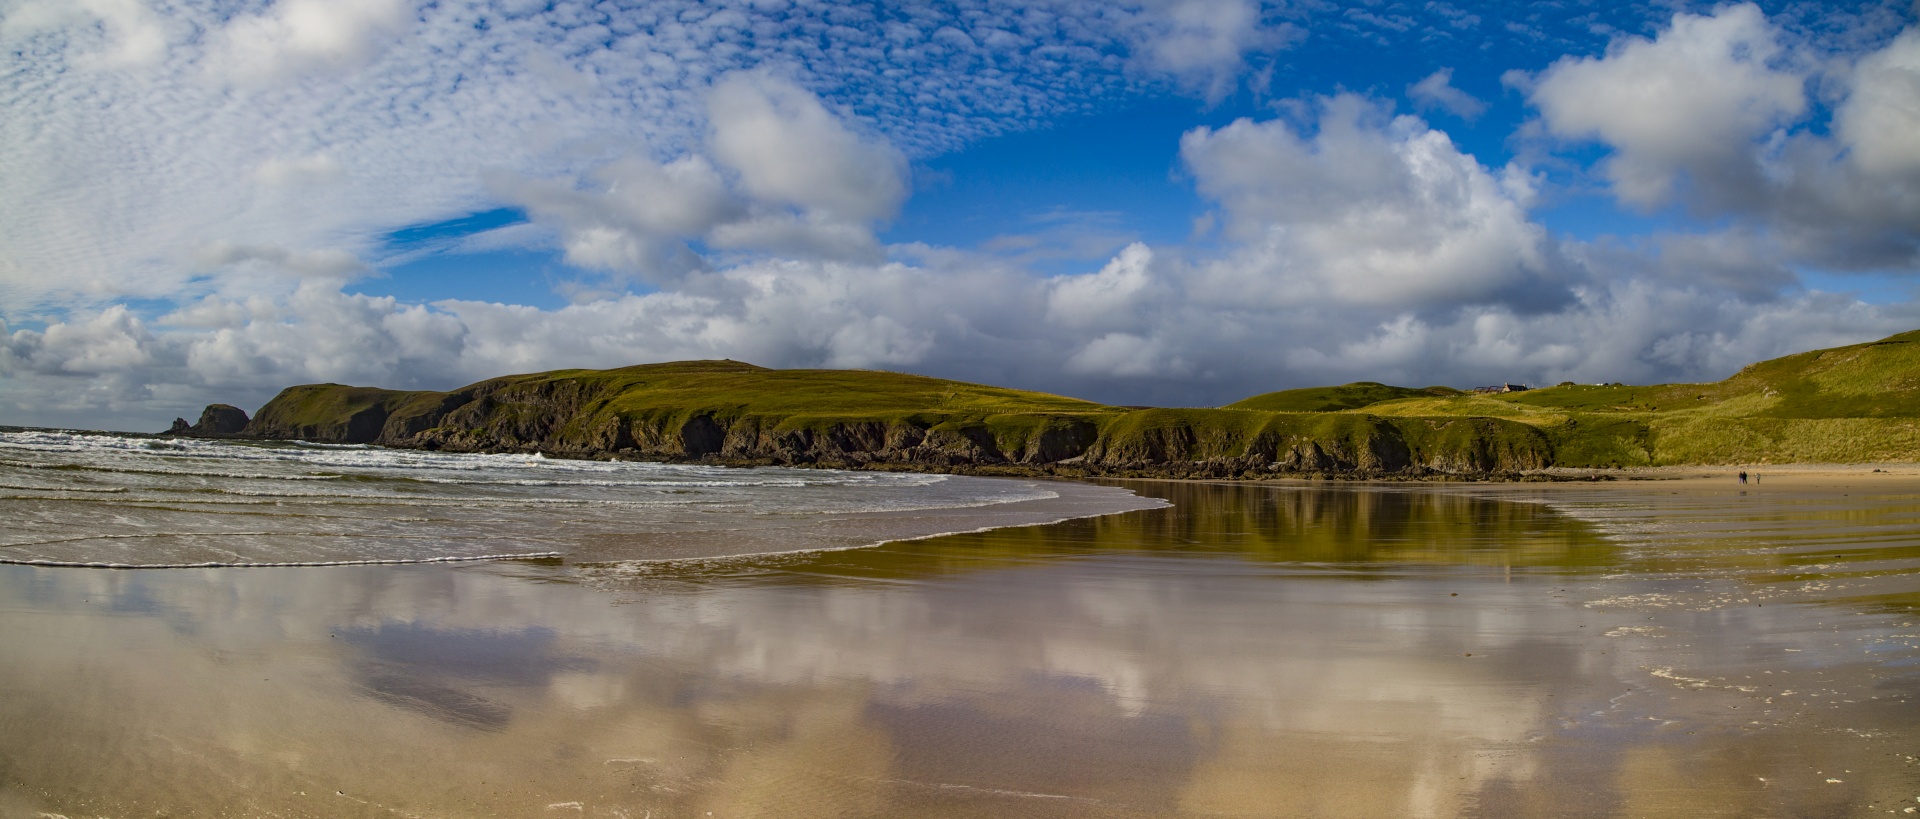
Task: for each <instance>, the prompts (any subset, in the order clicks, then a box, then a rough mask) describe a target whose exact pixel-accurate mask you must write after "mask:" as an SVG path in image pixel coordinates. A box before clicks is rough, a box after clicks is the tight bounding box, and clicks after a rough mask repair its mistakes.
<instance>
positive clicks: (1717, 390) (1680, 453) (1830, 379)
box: [1243, 331, 1920, 467]
mask: <svg viewBox="0 0 1920 819" xmlns="http://www.w3.org/2000/svg"><path fill="white" fill-rule="evenodd" d="M1389 389H1392V388H1389ZM1260 398H1265V396H1258V397H1256V398H1254V399H1248V400H1249V401H1254V400H1259V399H1260ZM1243 403H1244V402H1243ZM1365 410H1366V412H1367V413H1368V414H1372V415H1383V416H1416V417H1435V416H1456V417H1459V416H1467V417H1492V418H1505V419H1508V420H1512V421H1518V422H1520V423H1525V424H1529V425H1532V426H1534V427H1536V428H1538V429H1540V430H1542V431H1543V432H1545V433H1546V434H1547V435H1548V437H1549V438H1550V439H1552V440H1553V442H1554V462H1555V463H1556V464H1557V465H1561V466H1572V467H1605V466H1644V465H1670V464H1733V463H1790V462H1810V463H1811V462H1822V463H1862V462H1873V461H1912V460H1920V331H1916V332H1910V333H1902V334H1900V335H1896V336H1891V337H1889V338H1885V339H1882V340H1880V341H1874V342H1869V343H1866V344H1855V345H1850V346H1846V347H1835V348H1832V349H1827V350H1814V351H1812V352H1806V353H1798V354H1795V355H1790V356H1785V357H1783V358H1776V359H1772V360H1768V361H1762V362H1759V363H1757V364H1752V365H1749V366H1747V367H1746V368H1745V369H1742V370H1741V371H1740V372H1738V373H1735V374H1734V375H1733V376H1732V377H1730V378H1727V379H1726V380H1724V381H1718V382H1713V383H1708V384H1660V385H1654V386H1627V385H1619V384H1610V385H1581V384H1570V385H1562V386H1557V387H1548V388H1545V389H1538V390H1529V391H1526V392H1517V393H1503V394H1494V395H1479V394H1456V395H1450V396H1407V397H1403V398H1397V399H1390V400H1386V401H1380V402H1376V403H1371V404H1368V405H1366V407H1365Z"/></svg>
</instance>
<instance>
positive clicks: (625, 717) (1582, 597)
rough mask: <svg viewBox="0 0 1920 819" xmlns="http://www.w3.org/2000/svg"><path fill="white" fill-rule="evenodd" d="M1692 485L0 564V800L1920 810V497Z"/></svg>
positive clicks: (14, 808)
mask: <svg viewBox="0 0 1920 819" xmlns="http://www.w3.org/2000/svg"><path fill="white" fill-rule="evenodd" d="M1874 468H1885V469H1889V470H1890V471H1888V472H1881V473H1875V472H1871V471H1870V470H1871V469H1874ZM1750 471H1751V470H1750ZM1696 472H1701V473H1704V474H1701V475H1697V476H1692V477H1686V476H1676V475H1673V474H1671V472H1669V473H1667V474H1661V475H1658V476H1654V477H1658V478H1660V479H1653V480H1613V481H1601V482H1595V483H1571V482H1560V483H1505V484H1462V483H1454V484H1407V483H1399V484H1363V483H1299V484H1289V485H1273V484H1265V483H1262V484H1246V483H1241V484H1233V483H1185V482H1159V481H1127V482H1119V483H1117V484H1115V485H1119V486H1123V487H1124V488H1126V489H1128V490H1130V491H1132V492H1134V493H1137V494H1138V495H1139V496H1140V497H1142V498H1148V499H1164V501H1166V502H1167V503H1170V504H1171V506H1166V507H1161V508H1144V509H1137V510H1134V511H1127V512H1120V513H1116V514H1108V515H1101V516H1097V517H1084V518H1078V519H1074V520H1067V521H1064V522H1059V523H1053V524H1050V525H1039V526H1025V527H1019V528H996V529H991V530H989V531H980V532H967V533H963V534H953V535H948V536H943V537H936V538H931V539H921V540H912V541H901V542H893V543H889V544H886V545H882V546H878V547H873V548H857V549H840V550H833V551H806V552H797V553H789V554H777V555H765V556H751V555H746V556H729V557H721V558H709V559H701V560H677V561H675V560H668V561H631V560H585V559H582V560H571V559H551V558H547V559H532V560H513V561H481V562H471V563H457V564H419V565H347V566H325V567H289V568H195V569H142V570H97V569H79V568H60V567H46V566H25V565H7V566H0V626H4V634H5V637H4V638H0V640H3V641H4V645H5V647H6V648H5V650H6V654H7V656H8V657H9V658H10V661H9V662H8V663H7V664H5V666H4V668H0V737H4V739H0V771H3V772H4V784H3V785H0V810H5V811H7V812H9V813H13V814H22V815H35V814H36V813H45V814H59V815H68V816H74V815H146V814H154V813H168V814H172V815H213V814H228V815H290V816H388V815H403V816H413V815H418V816H480V815H515V816H631V817H646V816H651V817H672V816H688V817H701V816H706V815H709V814H711V815H713V816H716V817H720V816H782V817H793V816H901V815H912V816H1061V817H1069V816H1072V817H1078V816H1098V817H1108V816H1111V817H1131V816H1221V815H1229V816H1369V815H1408V816H1635V817H1644V816H1689V817H1695V816H1755V815H1795V816H1812V815H1818V816H1827V815H1832V816H1866V815H1884V814H1886V813H1887V812H1894V813H1896V814H1901V813H1904V812H1905V811H1906V810H1907V809H1908V808H1910V807H1920V802H1916V801H1914V800H1915V798H1916V797H1920V760H1916V758H1915V754H1916V751H1915V749H1916V748H1920V716H1916V714H1920V710H1917V709H1916V708H1915V707H1914V706H1915V702H1914V698H1915V697H1916V695H1920V612H1916V602H1920V601H1917V600H1916V598H1920V592H1916V591H1915V589H1916V588H1920V583H1916V582H1915V581H1916V579H1917V578H1920V495H1916V494H1915V490H1916V489H1920V477H1916V474H1915V471H1914V470H1912V469H1910V468H1905V467H1902V468H1893V467H1857V468H1856V467H1841V468H1827V469H1812V468H1809V469H1788V468H1781V467H1767V468H1764V470H1763V472H1762V474H1763V479H1762V482H1761V483H1760V484H1758V485H1754V484H1751V483H1750V484H1749V485H1747V486H1745V487H1741V486H1740V485H1738V484H1737V482H1735V480H1734V479H1733V478H1732V477H1731V473H1730V472H1725V473H1723V471H1721V470H1696ZM1155 505H1158V504H1155ZM980 524H981V525H980V526H977V527H965V528H969V529H971V528H981V527H984V526H991V525H994V522H993V521H992V520H991V518H982V519H981V521H980Z"/></svg>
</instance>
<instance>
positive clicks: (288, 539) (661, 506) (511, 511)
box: [0, 429, 1164, 568]
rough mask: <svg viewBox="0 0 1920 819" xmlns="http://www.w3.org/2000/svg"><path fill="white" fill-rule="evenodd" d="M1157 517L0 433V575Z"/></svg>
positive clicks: (865, 477)
mask: <svg viewBox="0 0 1920 819" xmlns="http://www.w3.org/2000/svg"><path fill="white" fill-rule="evenodd" d="M1161 505H1164V502H1163V501H1159V500H1148V499H1142V498H1139V497H1137V496H1135V495H1134V494H1133V493H1132V492H1129V491H1127V490H1124V489H1115V488H1106V487H1092V486H1088V485H1085V484H1072V483H1065V482H1048V483H1041V482H1035V481H1010V480H989V479H983V478H974V477H965V476H952V475H925V474H911V473H894V472H864V471H863V472H855V471H843V470H829V469H800V468H782V467H763V468H756V469H739V468H728V467H719V466H703V465H686V464H664V463H644V462H634V461H589V460H569V459H563V458H548V457H546V456H544V455H542V454H540V453H532V454H509V455H490V454H456V453H442V452H428V451H421V450H405V449H387V448H380V447H371V446H359V445H338V444H318V443H308V442H304V441H241V440H202V439H192V438H172V437H156V436H147V435H116V434H111V433H96V432H78V431H68V430H26V429H22V430H13V431H0V519H4V520H6V521H7V524H6V526H5V528H4V531H0V561H3V562H6V563H22V564H30V565H42V566H87V567H110V568H142V567H144V568H160V567H171V568H181V567H266V566H331V565H347V564H369V563H430V562H453V561H474V560H500V559H533V558H555V559H563V560H572V561H576V562H582V561H597V562H608V561H646V560H666V559H676V560H684V559H692V558H716V557H731V556H739V555H745V554H766V553H783V552H801V551H810V550H819V549H833V548H854V547H860V546H870V545H873V544H876V543H880V542H883V541H888V540H902V539H910V538H916V537H928V536H932V535H939V534H946V533H950V532H956V531H968V530H973V529H980V528H997V527H1002V526H1019V525H1033V524H1037V523H1051V522H1055V521H1059V520H1064V519H1067V518H1072V517H1080V516H1084V515H1093V514H1106V513H1111V512H1118V511H1127V510H1130V509H1144V508H1152V507H1155V506H1161Z"/></svg>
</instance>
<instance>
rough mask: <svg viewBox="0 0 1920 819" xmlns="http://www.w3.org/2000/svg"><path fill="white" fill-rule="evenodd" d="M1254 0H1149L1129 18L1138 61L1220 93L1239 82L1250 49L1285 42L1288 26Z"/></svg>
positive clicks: (1210, 95)
mask: <svg viewBox="0 0 1920 819" xmlns="http://www.w3.org/2000/svg"><path fill="white" fill-rule="evenodd" d="M1262 11H1263V8H1262V4H1261V3H1259V2H1257V0H1149V1H1148V2H1146V3H1144V4H1142V7H1141V13H1140V14H1139V16H1138V17H1137V18H1136V19H1135V20H1134V27H1135V33H1134V38H1135V46H1136V50H1137V51H1136V56H1135V61H1136V64H1137V65H1142V66H1144V67H1145V68H1147V69H1149V70H1152V71H1162V72H1166V73H1168V74H1172V75H1173V76H1175V77H1177V78H1179V79H1180V81H1181V82H1183V83H1185V84H1186V85H1188V86H1189V87H1192V88H1196V89H1201V90H1204V92H1205V93H1206V95H1207V97H1208V98H1209V99H1216V100H1217V99H1219V98H1220V97H1222V96H1224V95H1225V94H1226V93H1227V92H1228V91H1231V90H1232V89H1233V86H1234V84H1235V83H1236V82H1238V80H1239V78H1240V75H1241V73H1242V72H1243V71H1244V70H1245V68H1246V60H1245V58H1246V55H1247V54H1248V53H1249V52H1253V51H1258V50H1262V49H1267V48H1273V47H1276V46H1279V45H1281V44H1284V43H1285V42H1286V41H1287V39H1288V38H1289V37H1290V36H1291V34H1292V30H1291V29H1290V28H1288V27H1286V26H1285V25H1274V24H1269V23H1268V21H1266V20H1265V19H1263V14H1262Z"/></svg>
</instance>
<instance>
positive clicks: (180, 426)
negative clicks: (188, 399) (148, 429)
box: [161, 404, 251, 438]
mask: <svg viewBox="0 0 1920 819" xmlns="http://www.w3.org/2000/svg"><path fill="white" fill-rule="evenodd" d="M250 421H251V419H249V418H248V417H247V411H246V410H243V409H241V408H239V407H236V406H233V405H232V404H208V405H207V408H206V409H204V410H201V411H200V421H199V423H196V424H188V423H187V419H185V418H175V419H173V428H172V429H169V430H167V431H166V432H163V433H161V434H162V435H183V436H186V437H189V438H231V437H235V436H239V435H242V434H244V433H246V432H247V424H248V423H249V422H250Z"/></svg>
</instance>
